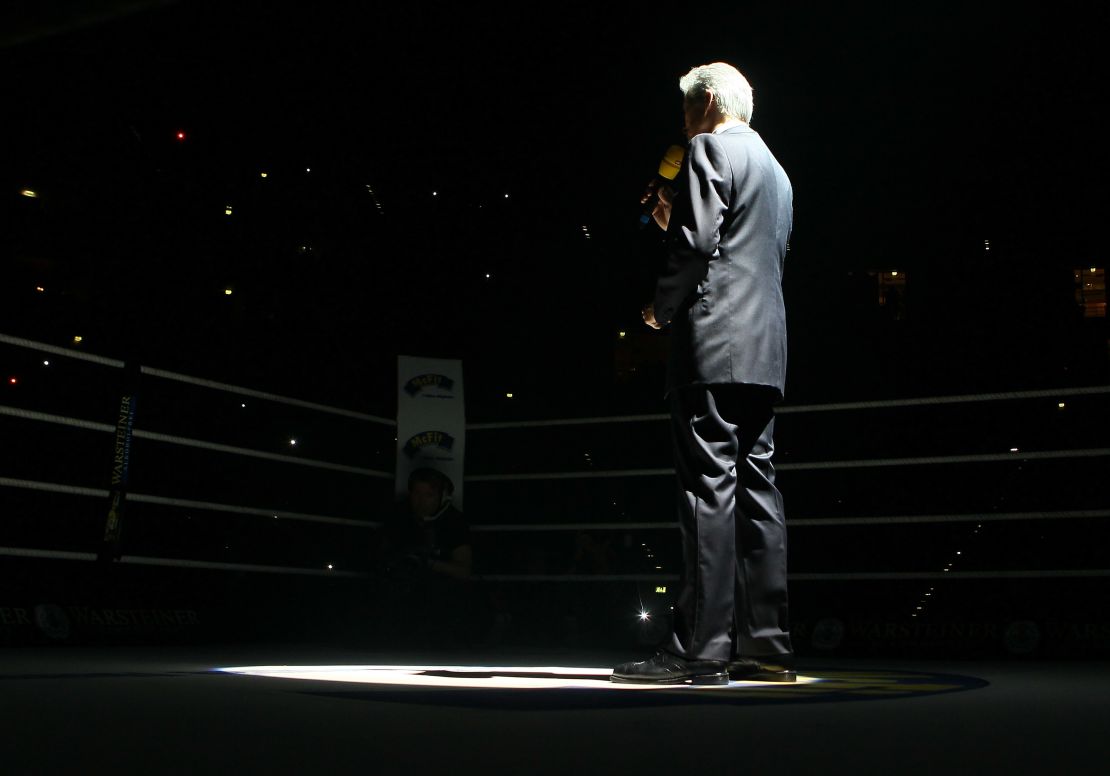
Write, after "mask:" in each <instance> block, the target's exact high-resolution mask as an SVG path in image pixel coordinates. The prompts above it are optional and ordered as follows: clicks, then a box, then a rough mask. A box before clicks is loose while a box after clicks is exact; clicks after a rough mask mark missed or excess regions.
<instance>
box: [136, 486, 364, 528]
mask: <svg viewBox="0 0 1110 776" xmlns="http://www.w3.org/2000/svg"><path fill="white" fill-rule="evenodd" d="M127 500H128V501H129V502H134V503H139V504H157V505H159V506H171V507H186V508H188V509H202V510H207V511H210V512H229V513H231V514H239V515H259V516H261V517H269V518H271V519H273V518H277V519H279V520H301V521H304V522H308V523H330V524H333V525H348V526H353V527H355V528H380V527H381V525H382V524H381V523H376V522H373V521H371V520H355V519H353V518H350V517H331V516H329V515H312V514H306V513H304V512H286V511H283V510H280V509H259V508H257V507H241V506H236V505H234V504H218V503H216V502H213V501H191V500H189V499H181V498H166V497H164V496H148V495H146V494H143V493H128V494H127Z"/></svg>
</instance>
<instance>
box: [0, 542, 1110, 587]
mask: <svg viewBox="0 0 1110 776" xmlns="http://www.w3.org/2000/svg"><path fill="white" fill-rule="evenodd" d="M0 555H7V556H14V557H23V558H49V559H55V560H82V561H95V560H96V555H95V554H94V553H91V552H67V551H64V550H38V549H31V548H27V547H0ZM118 562H119V563H124V564H130V565H139V566H168V567H177V568H195V569H208V570H216V571H255V572H264V573H271V574H298V575H308V576H321V577H343V578H348V579H351V578H354V579H364V578H366V577H367V576H369V575H368V574H367V573H366V572H360V571H339V570H336V569H308V568H303V567H297V566H264V565H258V564H251V563H223V562H219V561H206V560H187V559H184V558H150V557H145V556H141V555H124V556H123V557H121V558H120V559H119V561H118ZM478 576H479V578H480V579H482V580H485V581H488V582H651V583H656V582H677V581H678V580H679V576H678V575H677V574H656V575H649V574H481V575H478ZM787 577H788V578H789V579H790V580H791V581H794V582H813V581H834V580H841V581H844V580H878V579H885V580H914V579H1068V578H1072V579H1074V578H1081V579H1082V578H1091V577H1110V569H1044V570H1026V571H946V572H935V571H905V572H899V571H893V572H887V571H878V572H866V571H864V572H828V573H823V572H817V573H801V574H795V573H791V574H788V575H787Z"/></svg>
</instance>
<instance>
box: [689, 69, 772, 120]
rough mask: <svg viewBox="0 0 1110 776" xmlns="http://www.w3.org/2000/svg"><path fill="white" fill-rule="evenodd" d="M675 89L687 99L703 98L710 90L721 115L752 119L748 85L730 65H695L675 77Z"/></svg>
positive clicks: (750, 88) (749, 85)
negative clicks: (676, 78)
mask: <svg viewBox="0 0 1110 776" xmlns="http://www.w3.org/2000/svg"><path fill="white" fill-rule="evenodd" d="M678 88H679V89H681V90H682V95H683V96H684V97H685V98H686V100H687V101H690V102H693V101H700V100H702V99H703V98H704V97H705V93H706V92H707V91H708V92H713V101H714V102H715V103H716V106H717V110H719V111H720V112H721V113H722V114H724V115H725V116H729V117H730V118H735V119H740V120H741V121H743V122H749V121H751V120H752V112H753V111H754V109H755V104H754V102H753V100H752V87H751V84H749V83H748V79H747V78H745V77H744V76H743V75H741V73H740V71H739V70H737V69H736V68H735V67H733V66H732V65H729V64H725V63H724V62H714V63H713V64H711V65H698V66H697V67H695V68H693V69H692V70H691V71H690V72H689V73H687V74H686V75H684V76H682V78H680V79H678Z"/></svg>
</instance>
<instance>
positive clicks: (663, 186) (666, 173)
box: [640, 145, 686, 329]
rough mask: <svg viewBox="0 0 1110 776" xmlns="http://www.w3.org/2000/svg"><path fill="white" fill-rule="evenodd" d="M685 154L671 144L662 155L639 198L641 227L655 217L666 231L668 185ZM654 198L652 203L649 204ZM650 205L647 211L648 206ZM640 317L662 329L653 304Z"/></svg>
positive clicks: (670, 194)
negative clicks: (641, 209)
mask: <svg viewBox="0 0 1110 776" xmlns="http://www.w3.org/2000/svg"><path fill="white" fill-rule="evenodd" d="M685 155H686V150H685V149H684V148H683V147H682V146H680V145H673V146H671V147H670V148H668V149H667V152H666V153H665V154H664V155H663V161H662V162H660V163H659V172H658V173H657V174H656V176H655V177H654V178H652V180H651V182H650V183H649V184H648V187H647V191H645V192H644V196H642V197H641V198H640V204H641V205H644V206H645V207H644V212H643V214H642V215H641V216H640V228H641V229H642V228H643V227H644V226H645V225H646V224H647V222H648V220H649V218H651V219H655V223H657V224H659V228H660V229H662V230H663V231H664V232H665V231H667V225H668V224H670V222H671V205H672V204H674V189H672V188H671V187H670V185H669V183H670V181H673V180H674V179H675V178H676V177H677V176H678V171H679V170H680V169H681V167H682V158H683V157H684V156H685ZM653 200H654V205H651V204H650V203H652V201H653ZM649 206H650V207H651V211H650V213H649V211H648V207H649ZM640 315H641V317H642V318H643V319H644V323H646V324H647V325H648V326H650V327H651V328H653V329H662V328H663V324H661V323H659V321H657V320H655V305H654V304H648V305H647V306H645V307H644V309H643V310H642V311H641V314H640Z"/></svg>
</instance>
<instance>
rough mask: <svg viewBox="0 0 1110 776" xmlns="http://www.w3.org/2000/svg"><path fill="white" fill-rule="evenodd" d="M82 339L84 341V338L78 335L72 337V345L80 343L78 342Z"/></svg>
mask: <svg viewBox="0 0 1110 776" xmlns="http://www.w3.org/2000/svg"><path fill="white" fill-rule="evenodd" d="M83 339H84V337H82V336H80V335H77V336H76V337H74V338H73V342H74V343H78V342H80V341H81V340H83Z"/></svg>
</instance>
